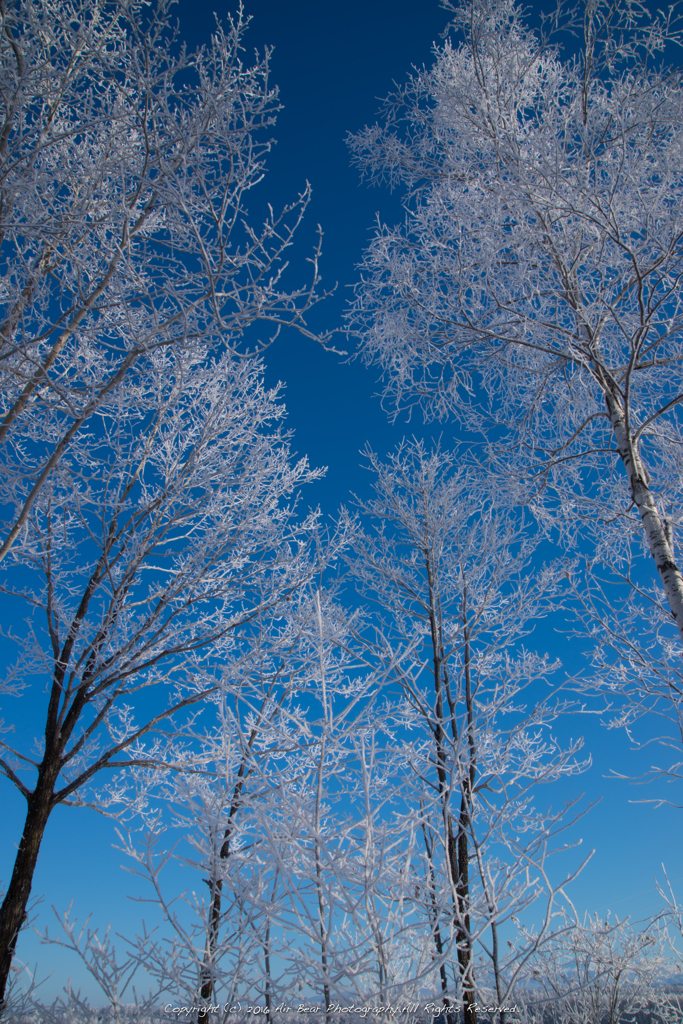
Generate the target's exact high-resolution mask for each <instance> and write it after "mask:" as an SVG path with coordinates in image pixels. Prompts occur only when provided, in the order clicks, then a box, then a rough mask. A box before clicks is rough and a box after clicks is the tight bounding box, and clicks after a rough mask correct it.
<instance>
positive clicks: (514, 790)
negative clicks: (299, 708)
mask: <svg viewBox="0 0 683 1024" xmlns="http://www.w3.org/2000/svg"><path fill="white" fill-rule="evenodd" d="M370 463H371V467H372V469H373V470H374V472H375V497H374V498H373V499H371V500H370V501H368V502H366V503H363V505H362V506H361V507H362V510H363V512H364V513H365V514H366V516H367V517H368V519H369V524H370V528H369V530H368V532H367V534H366V535H364V536H363V537H362V539H361V541H360V543H359V546H358V555H357V557H356V559H355V561H354V563H353V565H354V571H355V574H356V576H357V578H358V580H359V582H360V585H361V587H362V589H363V591H364V593H366V594H367V595H368V596H370V597H372V598H373V600H374V601H375V602H376V603H377V605H378V606H379V609H380V611H379V616H380V617H381V627H378V633H377V637H376V639H375V640H374V641H368V643H369V649H370V650H371V651H372V656H373V657H375V658H377V659H379V661H380V664H383V666H384V671H385V672H386V673H387V675H388V676H390V677H391V678H393V681H394V685H395V686H397V687H398V694H397V698H398V696H399V695H400V699H396V701H395V704H396V705H397V706H396V710H395V711H394V714H393V716H392V718H393V721H394V722H395V726H396V728H400V729H401V730H402V731H403V730H405V734H404V735H405V739H404V746H403V753H402V759H403V761H404V763H406V762H407V764H408V765H409V766H410V768H411V772H410V773H409V775H408V776H407V777H406V778H404V781H403V789H402V792H403V794H404V798H405V800H406V801H407V802H408V804H409V805H410V808H411V809H410V812H409V814H410V815H411V816H413V817H414V816H415V814H416V809H419V814H418V819H419V825H420V829H421V831H422V834H423V841H424V853H425V859H424V870H423V872H422V879H421V884H420V886H419V887H418V891H421V892H422V893H423V907H424V911H425V915H426V923H427V934H428V935H430V936H431V941H432V943H433V950H434V964H435V967H436V968H437V970H438V975H439V983H440V986H441V998H442V1004H443V1008H444V1012H445V1014H446V1016H447V1017H448V1020H449V1021H455V1020H457V1019H458V1015H459V1013H460V1009H459V1008H458V1006H457V1000H456V997H455V995H454V992H453V984H452V981H451V979H450V978H449V970H448V968H449V963H450V962H451V960H456V961H457V966H458V975H459V997H458V998H459V1001H460V1005H461V1010H462V1012H463V1013H464V1014H465V1019H466V1020H468V1021H476V1019H477V1010H476V1004H477V1001H478V999H477V995H478V982H477V978H476V971H475V960H476V957H477V955H478V953H479V952H480V951H481V950H483V951H484V952H485V956H486V959H487V961H488V967H487V973H492V974H493V976H494V978H495V988H496V995H497V997H498V1003H499V1005H500V1006H503V1005H504V1001H505V996H506V994H507V991H508V990H509V986H510V984H511V980H512V978H513V977H514V974H515V971H516V970H517V966H515V964H512V963H510V962H508V963H507V964H506V963H505V962H504V960H505V958H504V957H503V955H502V952H501V950H500V949H499V942H498V930H499V927H500V925H501V923H502V922H503V921H506V920H509V919H510V918H511V916H512V915H514V914H517V913H519V912H520V911H521V909H522V908H523V907H527V906H529V905H530V904H532V903H533V902H535V901H536V900H537V899H539V898H540V897H541V895H542V894H543V893H545V897H546V899H547V901H548V902H547V906H548V908H549V912H548V914H547V917H546V926H545V929H541V931H540V933H539V934H538V935H537V936H536V937H535V939H534V941H538V942H539V943H542V942H544V941H545V938H546V936H547V929H548V928H552V925H551V919H552V917H553V915H554V914H555V912H556V910H557V906H556V904H555V901H556V898H557V891H558V890H557V888H556V887H554V886H553V885H552V884H550V882H549V877H548V874H547V871H546V866H545V861H546V856H547V852H548V846H547V844H548V842H549V841H550V840H551V837H552V836H553V835H554V834H556V833H557V832H558V831H562V829H563V828H564V827H566V822H565V823H563V821H562V814H563V812H564V810H565V809H564V808H563V811H562V812H560V813H557V814H550V813H544V812H540V811H538V810H537V809H536V808H535V807H534V789H535V787H536V786H538V785H539V784H540V783H545V782H549V781H551V780H553V779H557V778H560V777H561V776H563V775H567V774H574V773H578V772H580V771H581V770H582V765H581V764H580V763H579V762H577V760H576V758H575V755H576V752H577V750H578V748H579V746H580V744H574V745H571V746H570V747H569V748H568V749H562V748H561V746H560V745H559V744H558V742H557V740H556V739H555V738H554V737H553V736H552V733H551V732H550V728H551V726H552V723H553V722H555V721H556V720H557V718H558V716H560V715H561V714H562V713H564V712H566V711H568V710H570V709H571V708H572V707H575V704H574V703H573V702H572V701H571V699H567V698H566V697H564V696H563V695H562V694H561V693H559V692H558V689H557V687H556V686H552V685H550V686H548V685H547V684H548V682H550V681H551V679H552V674H553V672H554V671H555V670H556V669H557V667H558V666H557V663H554V662H550V661H548V659H547V656H546V657H541V656H538V655H536V654H534V653H532V652H531V651H528V650H526V649H525V648H524V646H523V639H524V637H526V636H527V635H528V634H529V633H530V632H531V631H532V630H533V628H534V625H535V624H536V623H538V621H539V619H541V618H543V617H544V615H546V614H547V613H548V612H549V611H551V610H552V608H553V606H554V604H555V603H556V600H557V597H558V584H559V580H560V578H561V571H560V570H559V569H558V568H557V567H555V568H543V569H538V568H537V567H536V568H534V569H532V566H531V558H532V555H533V553H534V551H535V548H536V545H537V537H534V534H533V531H530V530H529V529H528V524H526V523H525V522H524V517H523V515H522V514H521V513H520V512H519V511H515V510H514V509H511V508H506V507H505V504H504V502H503V501H502V500H501V490H500V489H498V490H497V488H496V484H495V481H492V480H490V479H489V480H487V479H486V477H485V475H484V474H482V473H481V472H480V471H479V470H478V469H477V468H476V467H475V466H474V464H473V463H472V462H470V464H468V461H467V459H466V458H465V456H464V454H463V452H462V451H454V452H447V451H440V450H435V451H434V452H432V453H428V452H427V451H426V449H425V447H424V445H423V444H422V443H419V442H414V443H405V444H404V445H402V446H401V447H400V448H399V449H398V451H397V452H396V453H395V454H394V455H393V456H392V457H391V458H390V460H389V461H388V462H386V463H382V462H380V460H379V459H378V458H377V457H376V456H374V455H372V454H370ZM539 687H547V691H546V694H545V695H543V694H542V693H539ZM523 694H524V695H525V696H522V695H523ZM411 734H413V735H414V736H415V738H412V735H411ZM585 764H586V762H584V766H585ZM524 837H526V838H524ZM503 851H504V852H503ZM487 935H488V938H487Z"/></svg>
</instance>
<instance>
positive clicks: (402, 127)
mask: <svg viewBox="0 0 683 1024" xmlns="http://www.w3.org/2000/svg"><path fill="white" fill-rule="evenodd" d="M445 6H447V7H448V8H449V10H451V12H452V14H453V21H452V24H451V29H452V35H453V37H454V38H453V39H451V40H450V41H448V42H446V43H444V44H442V45H440V46H438V47H437V48H436V51H435V61H434V64H433V66H432V67H431V68H430V69H426V70H424V71H421V72H419V73H416V74H415V75H414V76H413V77H412V78H411V79H410V80H409V82H408V84H407V86H406V87H405V88H404V89H402V90H401V91H399V92H397V93H395V94H394V95H392V96H391V97H389V99H388V101H387V107H386V124H385V125H384V126H383V127H380V126H374V127H371V128H367V129H365V130H364V131H363V132H360V133H359V134H358V135H356V136H355V137H354V138H353V139H352V140H351V146H352V150H353V152H354V154H355V156H356V158H357V160H358V161H359V163H360V164H361V166H362V167H363V169H364V171H365V172H366V174H368V175H369V176H370V177H371V178H373V179H375V180H377V179H381V178H383V177H385V178H388V179H389V180H390V181H391V183H392V184H395V185H401V186H402V187H403V188H404V189H405V197H406V198H405V205H406V209H407V211H408V212H407V217H406V221H405V224H404V225H403V226H399V227H396V228H390V227H384V226H382V227H380V228H379V229H378V230H377V232H376V235H375V238H374V240H373V242H372V244H371V246H370V248H369V250H368V253H367V255H366V258H365V264H364V279H363V281H362V283H361V284H360V285H359V286H358V291H357V296H356V302H355V306H354V309H353V312H352V326H353V329H354V330H355V331H356V332H357V333H358V334H359V336H360V339H361V346H362V352H363V354H364V356H365V358H366V359H367V360H368V361H371V362H374V363H377V364H378V365H379V366H380V367H381V368H382V370H383V372H384V373H385V375H386V377H387V381H388V382H387V389H386V392H385V394H386V397H387V398H388V399H389V400H390V401H392V402H394V403H396V407H397V408H399V407H400V406H401V405H405V404H408V405H411V404H419V405H422V406H423V408H424V409H425V411H426V413H427V414H428V415H429V416H433V417H446V416H448V415H452V416H453V417H454V418H455V419H456V420H457V421H459V422H460V423H464V424H465V425H467V426H469V427H471V428H475V429H482V428H484V427H489V428H491V427H493V428H494V434H492V435H490V437H491V438H494V437H495V443H494V442H493V440H492V442H491V443H492V445H493V447H495V449H496V453H497V457H498V458H499V459H500V460H501V461H504V462H505V465H506V466H507V468H508V471H510V472H514V473H515V474H517V475H518V476H520V477H522V478H525V480H526V482H527V491H526V494H527V500H529V501H532V500H534V497H536V498H537V499H538V512H539V514H546V515H549V514H550V513H551V511H552V513H553V515H554V521H555V523H562V525H563V527H564V528H565V530H566V533H567V536H568V537H569V539H570V540H571V539H572V538H573V537H574V536H575V535H576V532H577V530H578V529H579V528H584V527H588V528H589V529H590V530H591V531H592V533H593V539H594V541H595V542H596V543H597V545H598V548H599V549H600V550H601V551H605V550H606V549H609V550H611V551H613V552H614V551H618V550H619V547H620V544H621V542H622V541H623V538H624V532H625V531H626V532H638V533H640V535H641V536H644V538H645V541H646V544H647V548H648V549H649V551H650V553H651V555H652V557H653V559H654V561H655V564H656V568H657V572H658V575H659V580H660V583H661V586H662V587H663V589H664V592H665V594H666V600H667V602H668V606H669V610H670V613H671V615H672V616H673V619H674V621H675V623H676V626H677V629H678V631H679V634H680V635H682V636H683V575H682V574H681V571H680V569H679V567H678V566H677V564H676V561H675V557H674V546H673V534H674V533H675V532H676V530H677V528H678V524H679V515H678V503H679V492H678V488H679V480H680V472H681V451H682V450H683V448H682V445H681V442H682V441H683V436H682V434H681V402H682V401H683V378H682V376H681V369H682V365H683V364H682V357H681V337H682V332H683V302H682V300H681V287H680V285H681V267H682V262H681V261H682V259H683V246H682V243H683V220H682V219H681V217H682V214H681V210H682V209H683V202H682V200H683V191H682V189H683V177H682V174H681V170H682V166H681V159H680V151H681V142H682V140H683V118H682V117H681V110H682V101H683V89H682V87H681V82H680V74H679V73H678V72H675V71H669V70H667V68H666V67H665V66H664V64H663V52H664V50H665V47H666V46H667V45H668V44H674V43H676V44H678V43H680V42H681V38H682V36H681V27H680V22H677V21H676V20H675V17H674V14H673V9H671V10H670V11H669V13H668V14H666V13H662V12H658V13H657V14H655V15H652V16H651V15H650V13H649V9H648V8H647V7H646V6H645V5H643V4H639V3H631V2H627V3H609V2H603V0H595V2H591V3H587V4H585V5H579V6H577V7H569V8H565V7H563V5H559V6H558V9H557V11H556V12H555V13H554V14H553V16H552V17H548V18H547V19H546V20H545V23H544V27H545V29H546V30H547V31H541V32H538V33H536V32H533V31H532V30H531V29H530V28H528V26H527V25H526V24H525V21H524V17H523V14H522V10H521V8H520V7H518V6H516V5H515V4H514V3H510V2H508V0H472V2H469V0H468V2H465V0H463V2H456V3H453V4H450V3H448V4H446V5H445ZM576 36H578V39H579V41H578V44H577V41H576ZM565 43H567V44H568V50H569V53H568V54H566V55H565V56H563V54H562V49H561V47H562V45H564V44H565ZM577 45H578V50H577ZM496 427H497V428H498V429H497V431H496V430H495V428H496ZM541 500H543V503H544V507H543V508H542V507H541V504H540V503H541ZM615 519H616V520H617V526H616V528H614V529H610V528H609V527H608V525H607V523H609V522H612V521H613V520H615Z"/></svg>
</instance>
